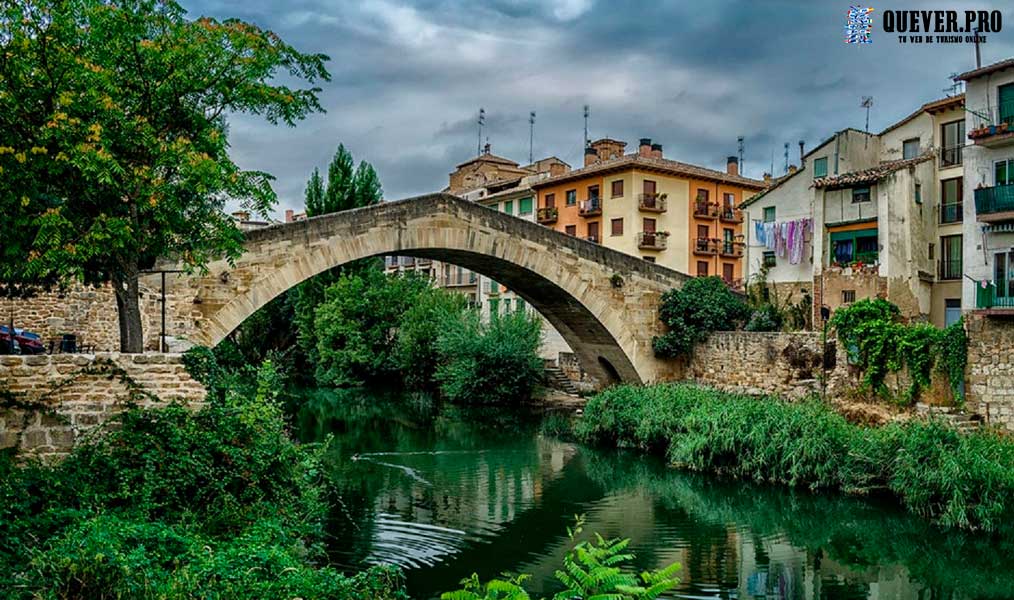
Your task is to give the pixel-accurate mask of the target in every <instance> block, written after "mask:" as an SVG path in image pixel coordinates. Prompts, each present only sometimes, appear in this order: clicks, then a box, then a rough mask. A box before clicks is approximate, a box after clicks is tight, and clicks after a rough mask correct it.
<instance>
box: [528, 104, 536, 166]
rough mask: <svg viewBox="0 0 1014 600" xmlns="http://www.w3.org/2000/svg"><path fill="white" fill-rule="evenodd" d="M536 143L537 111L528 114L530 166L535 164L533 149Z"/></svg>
mask: <svg viewBox="0 0 1014 600" xmlns="http://www.w3.org/2000/svg"><path fill="white" fill-rule="evenodd" d="M534 141H535V111H534V110H533V111H532V112H530V113H528V164H532V163H533V162H535V161H534V160H533V159H532V147H533V142H534Z"/></svg>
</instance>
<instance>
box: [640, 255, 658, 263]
mask: <svg viewBox="0 0 1014 600" xmlns="http://www.w3.org/2000/svg"><path fill="white" fill-rule="evenodd" d="M641 258H643V259H644V261H645V262H650V263H653V262H655V257H654V256H642V257H641Z"/></svg>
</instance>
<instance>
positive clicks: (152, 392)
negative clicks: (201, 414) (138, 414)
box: [0, 353, 205, 459]
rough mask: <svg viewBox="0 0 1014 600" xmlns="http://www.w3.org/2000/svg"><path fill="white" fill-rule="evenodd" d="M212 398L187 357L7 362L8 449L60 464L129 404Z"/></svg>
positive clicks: (0, 432) (4, 439)
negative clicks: (186, 363) (60, 458)
mask: <svg viewBox="0 0 1014 600" xmlns="http://www.w3.org/2000/svg"><path fill="white" fill-rule="evenodd" d="M204 395H205V389H204V387H203V386H202V385H201V384H200V383H198V382H197V381H195V380H194V379H192V378H191V377H190V375H189V374H188V373H187V371H186V369H185V368H184V367H183V362H182V357H181V355H179V354H117V353H104V354H97V355H88V354H55V355H43V356H0V448H12V447H13V448H16V451H17V452H18V454H19V455H22V456H31V457H39V458H43V459H46V458H50V457H53V456H60V455H62V454H66V453H67V452H68V451H69V450H70V448H72V447H73V446H74V444H75V443H77V442H78V441H80V440H81V439H82V438H83V437H84V436H86V435H87V434H88V433H89V432H91V431H92V430H93V429H95V428H96V427H97V426H99V425H101V424H102V423H104V422H105V421H106V420H108V419H109V418H110V417H111V416H113V415H115V414H117V413H118V412H119V411H121V410H122V409H123V408H124V406H125V405H126V402H127V401H128V400H133V401H134V402H136V403H137V404H138V405H140V406H154V405H159V404H163V403H166V402H171V401H179V402H183V403H187V404H191V405H197V404H199V403H200V402H201V401H203V399H204Z"/></svg>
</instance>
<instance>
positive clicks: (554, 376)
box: [544, 366, 578, 396]
mask: <svg viewBox="0 0 1014 600" xmlns="http://www.w3.org/2000/svg"><path fill="white" fill-rule="evenodd" d="M544 378H545V381H546V387H549V388H552V389H554V390H559V391H561V392H563V393H565V394H569V395H571V396H577V395H578V390H577V388H576V387H574V382H573V381H571V380H570V378H569V377H567V376H566V375H565V374H564V373H563V371H561V370H560V369H559V368H558V367H549V366H547V367H546V368H545V375H544Z"/></svg>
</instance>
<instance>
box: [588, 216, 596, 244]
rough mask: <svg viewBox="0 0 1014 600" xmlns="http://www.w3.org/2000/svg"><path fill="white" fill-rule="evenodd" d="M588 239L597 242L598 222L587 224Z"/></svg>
mask: <svg viewBox="0 0 1014 600" xmlns="http://www.w3.org/2000/svg"><path fill="white" fill-rule="evenodd" d="M588 239H589V240H591V241H593V242H597V241H599V222H598V221H595V222H594V223H588Z"/></svg>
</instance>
